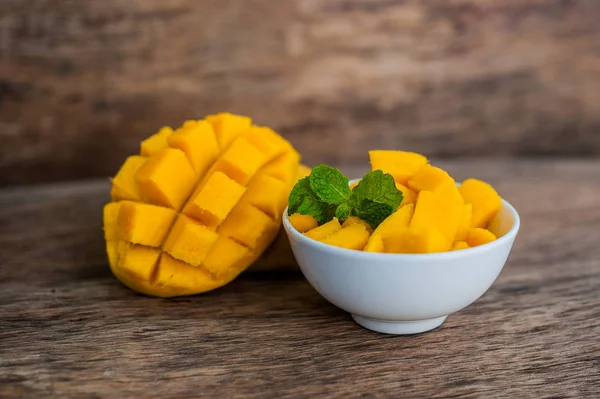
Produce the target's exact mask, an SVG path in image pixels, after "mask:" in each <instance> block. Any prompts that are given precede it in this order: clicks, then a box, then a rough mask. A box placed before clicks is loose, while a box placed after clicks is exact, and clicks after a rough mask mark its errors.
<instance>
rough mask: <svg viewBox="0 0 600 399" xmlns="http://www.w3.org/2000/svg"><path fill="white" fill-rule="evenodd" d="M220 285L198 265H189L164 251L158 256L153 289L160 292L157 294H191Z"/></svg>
mask: <svg viewBox="0 0 600 399" xmlns="http://www.w3.org/2000/svg"><path fill="white" fill-rule="evenodd" d="M220 285H221V284H220V283H219V282H218V281H216V280H215V279H214V278H213V276H212V275H211V274H210V273H208V272H207V271H205V270H203V269H202V268H200V267H193V266H190V265H188V264H186V263H185V262H182V261H180V260H178V259H175V258H173V257H172V256H169V255H167V254H164V253H163V254H162V256H161V257H160V260H159V262H158V268H157V271H156V281H154V287H155V288H154V289H155V290H157V291H158V292H159V293H160V295H158V296H165V297H169V296H174V295H191V294H195V293H197V292H198V291H209V290H212V289H214V288H216V287H218V286H220Z"/></svg>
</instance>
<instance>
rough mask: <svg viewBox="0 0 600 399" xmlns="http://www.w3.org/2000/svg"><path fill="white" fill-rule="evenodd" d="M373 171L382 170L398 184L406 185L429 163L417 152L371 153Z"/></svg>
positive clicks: (386, 151) (381, 151) (383, 151)
mask: <svg viewBox="0 0 600 399" xmlns="http://www.w3.org/2000/svg"><path fill="white" fill-rule="evenodd" d="M369 159H370V161H371V167H372V170H377V169H380V170H382V171H383V173H389V174H390V175H392V176H394V180H395V181H396V182H398V183H401V184H404V185H406V183H407V182H408V180H409V179H410V178H411V177H412V176H413V175H414V174H415V173H417V171H418V170H419V168H420V167H421V166H423V165H424V164H426V163H427V158H426V157H424V156H423V155H421V154H417V153H416V152H408V151H388V150H373V151H369Z"/></svg>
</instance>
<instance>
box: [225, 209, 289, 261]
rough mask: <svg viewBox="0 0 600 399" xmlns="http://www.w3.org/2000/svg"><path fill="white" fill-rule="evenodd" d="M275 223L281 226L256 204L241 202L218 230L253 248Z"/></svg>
mask: <svg viewBox="0 0 600 399" xmlns="http://www.w3.org/2000/svg"><path fill="white" fill-rule="evenodd" d="M273 224H276V225H277V226H279V224H278V223H276V222H275V221H273V220H272V219H271V218H270V217H269V216H268V215H266V214H265V213H264V212H262V211H261V210H259V209H258V208H256V207H255V206H253V205H250V204H248V203H244V202H240V203H239V204H238V205H237V206H236V207H235V208H233V210H232V211H231V213H230V214H229V216H228V217H227V219H226V220H225V222H223V224H222V225H221V226H220V227H219V229H218V230H217V231H218V233H219V234H221V235H224V236H226V237H230V238H232V239H233V240H235V241H237V242H238V243H240V244H242V245H245V246H246V247H248V248H250V249H251V250H253V249H254V248H256V247H257V245H258V244H259V241H260V239H261V237H262V236H263V235H264V234H265V233H266V232H267V231H268V230H269V229H270V228H271V227H272V225H273Z"/></svg>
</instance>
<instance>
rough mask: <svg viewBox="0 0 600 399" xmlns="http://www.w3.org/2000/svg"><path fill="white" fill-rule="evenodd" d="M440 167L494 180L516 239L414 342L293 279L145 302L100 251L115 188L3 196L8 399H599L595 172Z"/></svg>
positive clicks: (3, 354) (98, 184) (0, 383)
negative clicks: (487, 278) (466, 296)
mask: <svg viewBox="0 0 600 399" xmlns="http://www.w3.org/2000/svg"><path fill="white" fill-rule="evenodd" d="M443 166H444V167H445V168H447V169H448V170H450V171H451V172H452V173H453V174H454V175H456V176H457V177H458V178H464V177H466V176H478V177H481V178H484V179H487V180H489V181H491V182H493V183H494V184H495V185H496V187H497V188H498V189H499V191H500V192H501V193H502V195H503V196H504V197H505V198H507V199H509V200H510V201H511V202H512V203H513V205H515V206H516V208H517V209H518V210H519V212H520V214H521V218H522V230H521V232H520V234H519V236H518V238H517V242H516V244H515V248H514V250H513V253H512V255H511V257H510V259H509V262H508V264H507V266H506V268H505V269H504V271H503V272H502V274H501V275H500V277H499V279H498V281H497V282H496V283H495V284H494V285H493V286H492V288H491V289H490V291H489V292H488V293H486V294H485V295H484V296H483V297H482V298H480V299H479V300H478V301H477V302H476V303H475V304H473V305H472V306H470V307H468V308H467V309H464V310H463V311H460V312H458V313H457V314H454V315H452V316H450V317H449V318H448V320H447V321H446V323H445V324H444V325H443V326H442V327H441V328H440V329H438V330H435V331H432V332H429V333H426V334H421V335H417V336H411V337H393V336H385V335H381V334H377V333H373V332H369V331H367V330H365V329H362V328H360V327H358V326H357V325H356V324H354V323H353V322H352V320H351V318H350V317H349V316H348V315H347V314H346V313H344V312H342V311H340V310H338V309H337V308H335V307H334V306H332V305H330V304H329V303H327V302H326V301H325V300H324V299H322V298H321V297H320V296H319V295H318V294H317V293H316V292H315V291H314V290H313V289H312V288H311V287H310V286H309V285H308V283H306V282H305V281H304V279H303V278H302V277H301V276H300V275H298V274H295V275H294V274H289V273H288V274H281V273H268V274H267V273H258V274H256V273H255V274H248V275H245V276H244V277H242V278H240V279H238V280H236V281H234V282H233V283H232V284H230V285H228V286H226V287H224V288H223V289H220V290H217V291H214V292H212V293H209V294H205V295H200V296H195V297H189V298H183V299H171V300H163V299H155V298H148V297H145V296H142V295H137V294H135V293H133V292H132V291H131V290H129V289H127V288H125V287H123V286H121V285H120V284H119V283H118V282H117V281H116V280H115V279H114V278H113V277H112V276H111V275H110V272H109V270H108V266H107V265H106V262H105V260H104V258H103V256H104V255H103V250H102V242H101V238H99V237H101V236H100V207H101V205H102V203H103V202H104V200H105V196H106V194H105V193H106V188H107V184H106V182H103V181H93V182H89V183H86V182H82V183H74V184H61V185H48V186H38V187H31V188H13V189H6V190H2V191H0V248H1V249H0V396H1V397H3V398H4V397H6V398H12V397H50V398H51V397H60V398H65V397H74V398H75V397H76V398H98V397H145V398H163V397H178V398H183V397H198V396H202V397H231V398H235V397H245V398H264V397H277V398H284V397H290V398H292V397H293V398H309V397H317V396H319V397H325V396H326V397H344V398H346V397H451V396H468V397H534V396H535V397H572V398H582V397H598V396H599V395H600V342H599V341H598V336H600V269H599V268H598V259H600V246H598V239H599V238H600V236H599V234H600V230H599V229H598V225H599V223H600V204H599V203H598V198H600V180H598V171H600V161H587V162H584V161H552V160H547V161H535V162H534V161H488V162H483V161H464V162H450V163H445V164H444V165H443ZM343 169H344V170H345V171H346V172H347V173H348V174H355V173H356V174H358V173H359V172H360V169H361V168H358V169H357V168H343Z"/></svg>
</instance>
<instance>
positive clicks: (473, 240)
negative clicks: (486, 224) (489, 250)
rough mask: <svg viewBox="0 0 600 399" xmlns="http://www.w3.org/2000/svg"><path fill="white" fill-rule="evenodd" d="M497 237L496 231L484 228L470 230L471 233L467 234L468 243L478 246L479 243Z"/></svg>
mask: <svg viewBox="0 0 600 399" xmlns="http://www.w3.org/2000/svg"><path fill="white" fill-rule="evenodd" d="M495 239H496V236H495V235H494V233H492V232H491V231H489V230H486V229H482V228H479V227H477V228H474V229H471V230H469V234H468V235H467V244H469V245H470V246H471V247H477V246H479V245H483V244H487V243H489V242H492V241H494V240H495Z"/></svg>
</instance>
